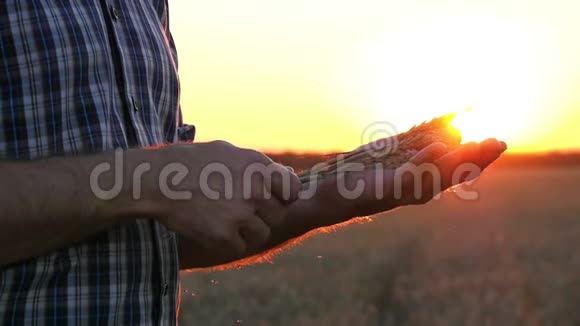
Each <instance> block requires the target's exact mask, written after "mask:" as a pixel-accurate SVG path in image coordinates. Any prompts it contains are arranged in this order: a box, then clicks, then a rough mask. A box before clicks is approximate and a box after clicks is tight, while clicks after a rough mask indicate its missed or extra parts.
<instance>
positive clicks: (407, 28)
mask: <svg viewBox="0 0 580 326" xmlns="http://www.w3.org/2000/svg"><path fill="white" fill-rule="evenodd" d="M170 9H171V20H170V21H171V24H172V26H171V28H172V33H173V36H174V38H175V39H176V44H177V48H178V52H179V56H180V60H179V70H180V78H181V83H182V97H181V100H182V109H183V113H184V119H185V121H186V122H189V123H194V124H196V126H197V130H198V134H197V137H198V138H197V139H198V141H208V140H213V139H225V140H228V141H231V142H232V143H234V144H236V145H240V146H244V147H251V148H256V149H261V150H275V151H282V150H294V151H346V150H351V149H353V148H356V147H358V146H360V145H362V144H361V133H362V132H363V130H365V128H366V127H367V126H369V125H371V124H373V123H374V122H377V121H388V122H390V123H392V124H393V125H394V126H396V127H397V131H399V132H403V131H405V130H407V129H408V128H409V127H411V126H413V125H414V124H417V123H421V122H422V121H426V120H430V119H431V118H433V117H437V116H440V115H442V114H445V113H447V112H452V111H459V110H462V109H464V108H466V107H469V106H473V107H474V111H473V112H471V113H469V114H466V115H461V116H460V117H458V118H457V121H456V122H455V123H454V125H456V126H457V127H458V128H460V129H461V131H462V133H463V135H464V138H465V140H466V141H471V140H481V139H483V138H487V137H496V138H500V139H502V140H505V141H506V142H507V143H508V145H509V146H510V151H517V152H526V151H534V152H538V151H552V150H574V149H576V150H577V149H580V137H578V125H580V92H578V89H580V60H578V58H580V42H577V40H578V39H580V20H578V18H577V13H578V12H580V1H577V0H554V1H539V2H529V3H528V2H525V3H524V2H521V1H519V0H503V1H488V0H474V1H456V0H440V1H437V2H436V3H435V2H433V1H430V0H416V1H411V2H406V1H399V2H397V1H394V2H393V1H383V0H359V1H335V0H316V1H312V0H295V1H285V2H284V1H283V2H280V1H264V0H246V1H227V0H216V1H209V2H208V1H205V2H204V1H189V0H173V1H171V2H170Z"/></svg>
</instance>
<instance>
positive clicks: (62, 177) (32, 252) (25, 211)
mask: <svg viewBox="0 0 580 326" xmlns="http://www.w3.org/2000/svg"><path fill="white" fill-rule="evenodd" d="M113 160H114V155H113V153H106V154H99V155H93V156H86V157H71V158H65V157H62V158H52V159H46V160H38V161H30V162H1V163H0V179H1V180H2V183H0V202H1V203H2V204H1V207H2V209H1V212H0V225H1V227H0V266H3V265H7V264H11V263H15V262H17V261H20V260H23V259H26V258H31V257H34V256H37V255H41V254H45V253H48V252H50V251H51V250H54V249H57V248H60V247H64V246H66V245H69V244H73V243H75V242H78V241H81V240H83V239H85V238H86V237H88V236H91V235H93V234H95V233H97V232H99V231H102V230H105V229H106V228H108V227H110V226H112V225H114V224H116V223H118V222H119V220H120V218H121V216H122V215H123V214H122V211H123V205H124V203H123V202H122V200H121V199H112V200H109V201H103V200H100V199H99V198H98V197H97V196H95V194H94V193H93V191H92V189H91V185H90V174H91V171H92V169H93V168H94V167H95V166H97V165H98V164H100V163H103V162H109V163H112V162H113ZM100 181H101V183H100V185H101V186H102V187H103V189H108V188H109V187H110V185H112V184H113V182H114V176H113V175H112V173H107V174H103V176H102V177H101V178H100ZM116 212H118V213H119V214H116Z"/></svg>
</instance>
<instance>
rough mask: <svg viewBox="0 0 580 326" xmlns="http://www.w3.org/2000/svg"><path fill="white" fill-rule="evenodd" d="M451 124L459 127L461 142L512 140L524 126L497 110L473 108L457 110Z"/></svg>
mask: <svg viewBox="0 0 580 326" xmlns="http://www.w3.org/2000/svg"><path fill="white" fill-rule="evenodd" d="M451 125H452V126H453V127H455V128H457V129H459V131H460V132H461V136H462V140H463V143H466V142H472V141H475V142H478V141H482V140H485V139H487V138H498V139H503V140H506V141H509V140H513V139H514V138H516V137H517V136H518V133H519V132H521V129H522V128H523V127H524V126H523V124H518V123H517V122H515V123H514V121H513V120H512V119H506V118H505V117H504V115H503V114H502V112H500V111H499V110H496V111H491V112H490V111H483V110H477V109H473V108H469V109H467V110H465V111H463V112H458V113H457V116H456V117H455V118H454V119H453V121H452V122H451Z"/></svg>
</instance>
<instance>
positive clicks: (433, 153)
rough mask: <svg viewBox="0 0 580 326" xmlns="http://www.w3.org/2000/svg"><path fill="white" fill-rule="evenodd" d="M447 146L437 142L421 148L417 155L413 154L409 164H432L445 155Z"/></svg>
mask: <svg viewBox="0 0 580 326" xmlns="http://www.w3.org/2000/svg"><path fill="white" fill-rule="evenodd" d="M447 151H448V148H447V145H445V144H443V143H440V142H437V143H433V144H431V145H429V146H427V147H425V148H423V149H422V150H421V151H420V152H419V153H417V154H415V156H413V157H412V158H411V159H410V160H409V163H412V164H415V165H421V164H423V163H433V162H435V161H436V160H437V159H439V158H440V157H442V156H443V155H445V154H447Z"/></svg>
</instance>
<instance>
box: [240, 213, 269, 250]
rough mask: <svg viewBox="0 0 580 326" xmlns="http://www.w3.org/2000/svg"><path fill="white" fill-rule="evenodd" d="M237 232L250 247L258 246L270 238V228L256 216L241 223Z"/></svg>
mask: <svg viewBox="0 0 580 326" xmlns="http://www.w3.org/2000/svg"><path fill="white" fill-rule="evenodd" d="M239 233H240V236H241V237H242V238H243V239H244V240H245V242H246V245H247V246H248V247H250V248H257V247H260V246H262V245H263V244H264V243H265V242H266V241H267V240H268V239H269V238H270V228H269V227H268V226H267V225H266V223H264V222H263V221H262V219H260V218H259V217H258V216H256V217H254V218H252V219H250V220H248V221H247V222H246V223H245V224H243V225H241V226H240V230H239Z"/></svg>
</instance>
